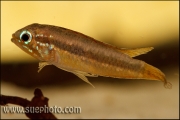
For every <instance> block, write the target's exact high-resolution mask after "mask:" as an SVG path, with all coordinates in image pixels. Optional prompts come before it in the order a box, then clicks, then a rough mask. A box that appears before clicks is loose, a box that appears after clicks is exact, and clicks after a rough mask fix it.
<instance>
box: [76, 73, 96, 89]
mask: <svg viewBox="0 0 180 120" xmlns="http://www.w3.org/2000/svg"><path fill="white" fill-rule="evenodd" d="M73 73H74V74H75V75H76V76H78V77H79V78H81V79H82V80H83V81H85V82H86V83H88V84H90V85H91V86H92V87H94V85H93V84H91V83H90V82H89V80H88V78H87V77H86V76H85V75H84V74H82V73H81V72H73ZM91 77H92V76H91ZM93 77H95V76H93ZM94 88H95V87H94Z"/></svg>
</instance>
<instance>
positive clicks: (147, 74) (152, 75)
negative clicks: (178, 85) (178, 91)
mask: <svg viewBox="0 0 180 120" xmlns="http://www.w3.org/2000/svg"><path fill="white" fill-rule="evenodd" d="M143 77H144V78H146V79H152V80H159V81H162V82H164V87H165V88H168V89H171V88H172V84H171V83H170V82H167V80H166V78H165V75H164V73H163V72H161V71H160V70H159V69H157V68H155V67H153V66H151V65H149V64H147V63H145V66H144V74H143Z"/></svg>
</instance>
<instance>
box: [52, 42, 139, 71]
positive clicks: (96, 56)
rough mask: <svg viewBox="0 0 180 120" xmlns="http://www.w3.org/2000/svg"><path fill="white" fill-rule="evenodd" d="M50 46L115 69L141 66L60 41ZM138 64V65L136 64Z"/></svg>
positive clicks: (132, 68) (137, 68)
mask: <svg viewBox="0 0 180 120" xmlns="http://www.w3.org/2000/svg"><path fill="white" fill-rule="evenodd" d="M51 43H52V44H54V45H55V47H57V48H59V49H60V50H64V51H68V52H69V53H71V54H74V55H77V56H79V57H80V56H83V57H86V58H88V59H93V60H95V61H97V62H99V63H106V64H108V65H112V66H115V67H122V68H125V69H129V70H140V68H141V64H140V63H139V61H135V63H132V65H130V64H129V63H128V62H129V61H125V60H118V59H117V58H109V57H108V56H105V55H103V54H102V53H99V52H96V51H95V50H94V51H84V49H83V48H82V47H81V46H78V45H76V46H75V45H67V44H66V43H63V42H62V41H61V42H60V41H58V40H52V41H51ZM138 63H139V64H138Z"/></svg>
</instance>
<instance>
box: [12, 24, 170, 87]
mask: <svg viewBox="0 0 180 120" xmlns="http://www.w3.org/2000/svg"><path fill="white" fill-rule="evenodd" d="M11 41H12V42H14V43H15V44H16V45H17V46H18V47H20V48H21V49H22V50H23V51H25V52H26V53H28V54H30V55H31V56H33V57H35V58H37V59H38V60H40V61H42V62H40V63H39V70H38V72H39V71H40V70H41V69H42V68H43V67H44V66H46V65H55V66H56V67H58V68H60V69H63V70H65V71H68V72H71V73H73V74H75V75H77V76H78V77H79V78H81V79H82V80H84V81H85V82H87V83H89V84H90V85H92V84H91V83H90V82H89V81H88V79H87V77H86V76H90V77H97V76H106V77H113V78H125V79H146V80H157V81H162V82H164V86H165V87H166V88H171V87H172V85H171V83H169V82H167V81H166V79H165V75H164V74H163V73H162V72H161V71H160V70H159V69H157V68H155V67H153V66H151V65H149V64H147V63H145V62H144V61H141V60H137V59H133V58H132V57H135V56H138V55H141V54H145V53H147V52H149V51H151V50H152V49H153V47H147V48H137V49H119V48H117V47H114V46H111V45H109V44H106V43H103V42H100V41H97V40H95V39H93V38H91V37H88V36H86V35H84V34H82V33H78V32H75V31H73V30H69V29H66V28H62V27H57V26H52V25H43V24H37V23H34V24H31V25H28V26H26V27H24V28H22V29H20V30H18V31H16V32H15V33H14V34H13V35H12V39H11ZM92 86H93V85H92ZM93 87H94V86H93Z"/></svg>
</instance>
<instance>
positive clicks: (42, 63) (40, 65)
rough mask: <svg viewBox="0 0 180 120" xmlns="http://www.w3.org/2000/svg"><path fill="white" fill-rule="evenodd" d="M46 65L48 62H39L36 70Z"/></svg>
mask: <svg viewBox="0 0 180 120" xmlns="http://www.w3.org/2000/svg"><path fill="white" fill-rule="evenodd" d="M46 65H50V64H49V63H48V62H39V67H38V68H39V70H38V72H40V71H41V70H42V69H43V67H45V66H46Z"/></svg>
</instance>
